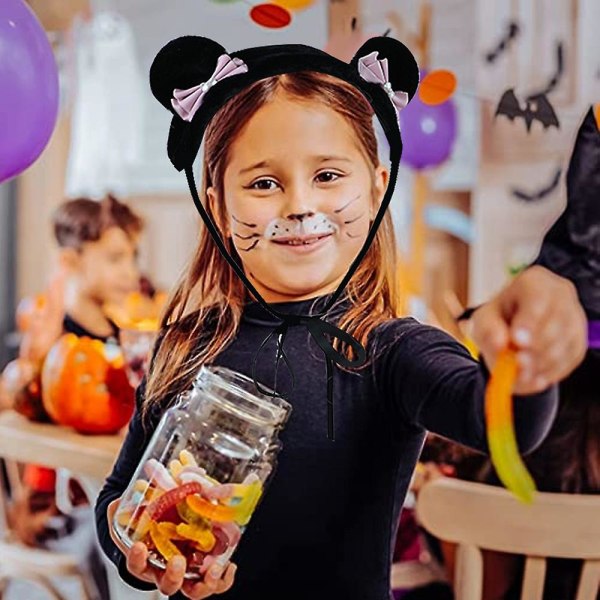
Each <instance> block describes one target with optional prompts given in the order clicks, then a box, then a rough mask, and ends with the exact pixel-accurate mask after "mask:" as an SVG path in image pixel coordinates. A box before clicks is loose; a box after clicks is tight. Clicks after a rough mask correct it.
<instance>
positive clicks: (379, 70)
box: [358, 50, 408, 122]
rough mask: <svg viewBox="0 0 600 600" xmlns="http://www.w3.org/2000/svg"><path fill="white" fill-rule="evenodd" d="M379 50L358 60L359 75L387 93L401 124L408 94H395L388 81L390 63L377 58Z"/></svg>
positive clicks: (385, 59)
mask: <svg viewBox="0 0 600 600" xmlns="http://www.w3.org/2000/svg"><path fill="white" fill-rule="evenodd" d="M377 54H378V52H377V50H374V51H373V52H371V53H370V54H367V55H366V56H363V57H361V58H359V59H358V74H359V75H360V76H361V77H362V78H363V79H364V80H365V81H368V82H369V83H377V84H379V85H381V86H382V87H383V89H384V90H385V91H386V92H387V95H388V96H389V98H390V100H391V101H392V104H393V105H394V108H395V109H396V114H397V115H398V122H400V111H401V110H402V109H403V108H404V107H405V106H406V105H407V104H408V94H407V93H406V92H401V91H400V92H395V91H394V90H393V89H392V84H391V83H390V82H389V80H388V61H387V58H384V59H379V58H377Z"/></svg>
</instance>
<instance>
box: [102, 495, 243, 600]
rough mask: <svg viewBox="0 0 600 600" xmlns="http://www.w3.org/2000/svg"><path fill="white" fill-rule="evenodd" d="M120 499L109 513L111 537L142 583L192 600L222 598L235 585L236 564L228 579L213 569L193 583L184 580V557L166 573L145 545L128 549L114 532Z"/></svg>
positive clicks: (174, 561) (175, 559) (169, 564)
mask: <svg viewBox="0 0 600 600" xmlns="http://www.w3.org/2000/svg"><path fill="white" fill-rule="evenodd" d="M118 504H119V498H117V499H116V500H113V501H112V502H111V503H110V504H109V505H108V509H107V517H108V527H109V532H110V537H111V538H112V540H113V542H114V543H115V544H116V545H117V547H118V548H119V550H121V552H122V553H123V554H124V555H125V556H126V557H127V570H128V571H129V572H130V573H131V574H132V575H134V576H135V577H137V578H138V579H141V580H142V581H148V582H150V583H154V584H155V585H156V587H157V588H158V590H159V591H160V592H161V593H162V594H164V595H165V596H171V595H172V594H174V593H175V592H178V591H181V593H182V594H183V595H184V596H186V597H187V598H191V599H192V600H202V599H203V598H208V597H209V596H212V595H213V594H222V593H223V592H226V591H227V590H228V589H229V588H230V587H231V586H232V585H233V577H234V575H235V571H236V569H237V567H236V565H235V564H234V563H231V562H230V563H229V564H228V565H227V568H226V570H225V575H224V576H223V578H222V579H221V575H222V572H221V568H220V567H218V569H217V571H216V572H213V569H212V568H211V569H210V570H209V571H208V572H207V573H206V575H205V579H204V580H203V581H199V582H198V581H190V580H187V579H184V578H183V576H184V574H185V569H186V562H185V558H184V557H183V556H175V557H173V558H172V559H171V560H169V561H168V562H167V568H166V569H160V568H158V567H154V566H152V565H150V564H149V563H148V548H147V547H146V545H145V544H144V543H143V542H136V543H135V544H134V545H133V546H132V547H131V548H128V547H127V546H125V544H123V542H122V541H121V540H120V539H119V537H118V535H117V534H116V533H115V531H114V529H113V517H114V514H115V511H116V509H117V506H118Z"/></svg>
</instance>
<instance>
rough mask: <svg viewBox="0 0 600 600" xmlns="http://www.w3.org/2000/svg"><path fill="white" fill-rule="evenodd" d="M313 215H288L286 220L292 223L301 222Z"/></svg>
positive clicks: (309, 213) (310, 213)
mask: <svg viewBox="0 0 600 600" xmlns="http://www.w3.org/2000/svg"><path fill="white" fill-rule="evenodd" d="M313 214H314V213H312V212H308V213H301V214H298V215H288V219H291V220H292V221H302V220H303V219H305V218H306V217H310V216H311V215H313Z"/></svg>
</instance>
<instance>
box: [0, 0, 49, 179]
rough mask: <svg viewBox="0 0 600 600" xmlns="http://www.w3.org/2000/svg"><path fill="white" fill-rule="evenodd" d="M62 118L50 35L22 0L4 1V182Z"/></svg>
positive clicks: (0, 84)
mask: <svg viewBox="0 0 600 600" xmlns="http://www.w3.org/2000/svg"><path fill="white" fill-rule="evenodd" d="M57 117H58V69H57V67H56V62H55V60H54V54H53V52H52V47H51V46H50V42H49V41H48V37H47V35H46V33H45V31H44V29H43V27H42V26H41V25H40V23H39V21H38V20H37V18H36V16H35V15H34V14H33V11H32V10H31V9H30V8H29V6H27V5H26V4H25V3H24V2H23V1H22V0H1V1H0V182H2V181H5V180H7V179H9V178H11V177H14V176H15V175H18V174H19V173H20V172H21V171H23V170H25V169H26V168H27V167H29V165H31V164H32V163H33V162H34V161H35V160H36V159H37V157H38V156H39V155H40V154H41V153H42V151H43V150H44V148H45V147H46V145H47V143H48V141H49V139H50V136H51V135H52V132H53V131H54V126H55V125H56V119H57Z"/></svg>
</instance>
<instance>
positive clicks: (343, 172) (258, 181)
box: [207, 92, 389, 302]
mask: <svg viewBox="0 0 600 600" xmlns="http://www.w3.org/2000/svg"><path fill="white" fill-rule="evenodd" d="M388 175H389V173H388V170H387V169H385V168H384V167H383V166H381V165H379V166H378V167H377V169H375V170H373V168H372V166H371V164H370V163H369V162H368V161H367V158H366V156H365V155H364V154H363V150H362V148H361V147H360V145H359V141H358V139H357V137H356V135H355V133H354V130H353V129H352V127H351V126H350V125H349V124H348V123H347V122H346V120H345V118H344V117H342V116H341V115H340V114H338V113H337V112H335V111H334V110H333V109H330V108H329V107H326V106H324V105H323V104H321V103H317V102H307V101H303V102H302V101H299V100H298V99H296V98H292V97H290V96H288V95H286V94H285V93H284V92H278V94H277V96H276V98H275V99H274V100H273V101H272V102H270V103H268V104H266V105H265V106H263V107H262V108H261V109H260V110H258V111H257V112H256V113H255V114H254V115H253V117H252V118H251V119H250V121H249V122H248V123H247V124H246V126H245V127H244V128H243V129H242V131H241V132H240V134H239V135H238V137H237V138H236V140H235V141H234V142H233V144H232V146H231V148H230V155H229V162H228V164H227V167H226V169H225V174H224V196H225V197H224V199H223V200H224V202H225V208H226V215H227V218H226V223H223V224H222V228H223V229H224V231H225V235H226V236H228V237H231V238H232V241H233V244H234V246H235V248H236V250H237V252H238V254H239V256H240V257H241V259H242V263H243V268H244V273H245V274H246V276H247V277H248V279H249V280H250V282H251V283H252V284H253V285H254V286H255V287H256V289H257V290H258V292H259V293H260V294H261V296H262V297H263V298H264V299H265V301H266V302H281V301H288V300H302V299H307V298H312V297H314V296H319V295H323V294H327V293H331V292H333V291H335V289H336V288H337V286H338V285H339V283H340V282H341V280H342V279H343V277H344V275H345V274H346V273H347V272H348V269H349V267H350V265H351V263H352V261H353V260H354V259H355V258H356V256H357V254H358V253H359V251H360V249H361V248H362V246H363V244H364V242H365V239H366V237H367V234H368V232H369V227H370V222H371V221H372V220H373V218H374V217H375V215H376V214H377V209H378V207H379V205H380V203H381V201H382V199H383V196H384V195H385V190H386V188H387V183H388ZM207 193H208V198H209V202H211V204H212V210H213V214H219V213H218V211H217V210H216V208H217V203H218V202H219V201H220V200H221V199H219V198H218V197H217V194H216V190H215V189H214V188H212V187H211V188H208V190H207Z"/></svg>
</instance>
